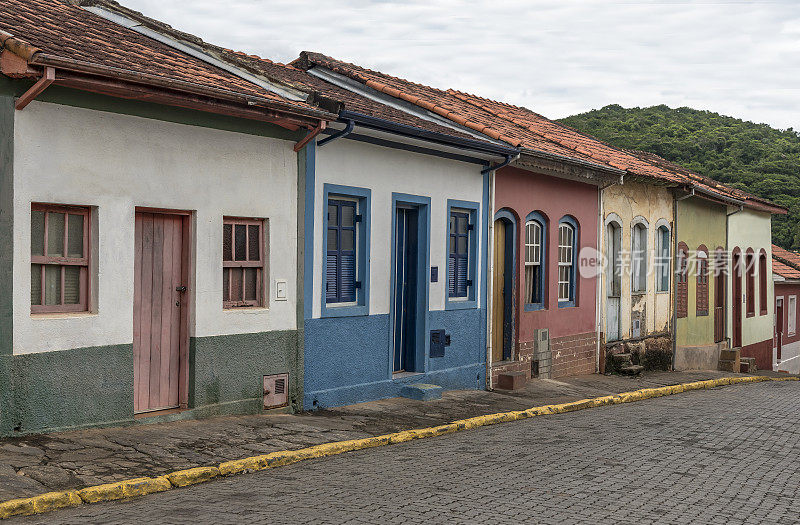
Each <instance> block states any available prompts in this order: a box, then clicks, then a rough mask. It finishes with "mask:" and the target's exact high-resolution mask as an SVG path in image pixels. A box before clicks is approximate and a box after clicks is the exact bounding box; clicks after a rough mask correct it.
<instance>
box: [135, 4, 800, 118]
mask: <svg viewBox="0 0 800 525" xmlns="http://www.w3.org/2000/svg"><path fill="white" fill-rule="evenodd" d="M120 1H121V3H123V4H124V5H126V6H128V7H131V8H133V9H137V10H139V11H142V12H143V13H144V14H146V15H148V16H151V17H154V18H157V19H160V20H162V21H165V22H167V23H169V24H171V25H172V26H174V27H176V28H177V29H181V30H183V31H186V32H189V33H193V34H195V35H198V36H200V37H201V38H203V39H204V40H207V41H209V42H213V43H215V44H218V45H222V46H225V47H230V48H233V49H236V50H241V51H245V52H249V53H254V54H257V55H260V56H263V57H266V58H269V59H272V60H275V61H279V62H288V61H290V60H292V59H294V58H296V57H297V55H298V53H299V52H300V51H302V50H310V51H319V52H321V53H325V54H327V55H330V56H333V57H336V58H339V59H343V60H347V61H349V62H354V63H356V64H359V65H362V66H365V67H369V68H372V69H378V70H380V71H382V72H385V73H389V74H392V75H395V76H400V77H403V78H407V79H410V80H414V81H416V82H421V83H424V84H428V85H433V86H436V87H440V88H448V87H451V88H455V89H460V90H462V91H467V92H471V93H475V94H479V95H482V96H486V97H489V98H493V99H497V100H502V101H505V102H510V103H512V104H517V105H521V106H525V107H528V108H530V109H532V110H534V111H537V112H539V113H542V114H544V115H545V116H548V117H551V118H559V117H564V116H567V115H571V114H574V113H579V112H583V111H587V110H589V109H593V108H600V107H602V106H604V105H606V104H614V103H616V104H620V105H623V106H625V107H630V106H652V105H656V104H667V105H669V106H672V107H677V106H690V107H693V108H697V109H708V110H712V111H717V112H719V113H723V114H726V115H731V116H734V117H739V118H743V119H746V120H752V121H755V122H766V123H768V124H771V125H773V126H776V127H779V128H788V127H793V128H795V129H800V1H798V0H785V1H780V0H778V1H769V2H767V1H758V2H745V1H735V0H734V1H731V0H729V1H705V2H686V1H669V0H667V1H661V2H642V1H638V2H634V1H617V2H607V1H600V0H598V1H590V0H581V1H577V0H576V1H570V0H548V1H543V0H513V1H505V0H493V1H490V0H472V1H469V2H464V1H455V0H409V1H392V0H373V1H366V0H364V1H359V0H336V1H332V2H330V1H328V2H319V1H317V2H313V1H305V0H169V1H165V0H120Z"/></svg>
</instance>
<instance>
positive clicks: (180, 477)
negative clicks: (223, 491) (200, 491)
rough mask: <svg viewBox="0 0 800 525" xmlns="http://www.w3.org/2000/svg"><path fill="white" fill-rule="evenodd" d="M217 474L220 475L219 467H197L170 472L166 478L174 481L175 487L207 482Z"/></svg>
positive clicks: (171, 481)
mask: <svg viewBox="0 0 800 525" xmlns="http://www.w3.org/2000/svg"><path fill="white" fill-rule="evenodd" d="M217 476H219V469H218V468H217V467H195V468H190V469H187V470H179V471H177V472H170V473H169V474H167V475H166V478H167V479H168V480H169V482H170V483H172V486H173V487H186V486H189V485H196V484H197V483H205V482H206V481H210V480H212V479H214V478H216V477H217Z"/></svg>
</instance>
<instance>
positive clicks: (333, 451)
mask: <svg viewBox="0 0 800 525" xmlns="http://www.w3.org/2000/svg"><path fill="white" fill-rule="evenodd" d="M762 381H800V377H766V376H745V377H722V378H719V379H709V380H706V381H695V382H692V383H682V384H678V385H669V386H662V387H658V388H642V389H640V390H634V391H632V392H622V393H621V394H614V395H609V396H601V397H595V398H592V399H581V400H580V401H571V402H569V403H561V404H558V405H543V406H538V407H531V408H529V409H527V410H514V411H511V412H499V413H496V414H488V415H485V416H476V417H471V418H468V419H460V420H458V421H453V422H452V423H448V424H445V425H438V426H435V427H427V428H418V429H414V430H404V431H402V432H395V433H393V434H385V435H383V436H375V437H369V438H364V439H351V440H347V441H335V442H332V443H323V444H321V445H314V446H313V447H307V448H302V449H298V450H282V451H279V452H272V453H270V454H264V455H260V456H252V457H249V458H244V459H237V460H233V461H225V462H223V463H220V464H219V466H217V467H196V468H191V469H187V470H179V471H176V472H171V473H169V474H167V475H165V476H159V477H156V478H134V479H128V480H125V481H118V482H116V483H106V484H104V485H96V486H93V487H86V488H84V489H81V490H77V491H75V490H72V491H66V492H48V493H46V494H41V495H39V496H34V497H32V498H21V499H13V500H9V501H5V502H2V503H0V519H5V518H10V517H12V516H28V515H31V514H41V513H44V512H49V511H52V510H56V509H62V508H67V507H75V506H78V505H81V504H83V503H98V502H102V501H113V500H119V499H125V498H134V497H138V496H144V495H147V494H152V493H154V492H163V491H165V490H170V489H172V488H173V487H186V486H189V485H195V484H197V483H205V482H206V481H211V480H212V479H214V478H216V477H217V476H220V475H222V476H232V475H235V474H240V473H244V472H255V471H258V470H264V469H268V468H276V467H282V466H285V465H291V464H293V463H298V462H300V461H305V460H309V459H316V458H322V457H325V456H334V455H337V454H342V453H344V452H352V451H355V450H363V449H366V448H372V447H380V446H384V445H393V444H397V443H405V442H407V441H412V440H415V439H423V438H428V437H435V436H444V435H446V434H452V433H454V432H461V431H464V430H470V429H473V428H478V427H482V426H487V425H495V424H498V423H507V422H510V421H519V420H523V419H528V418H531V417H536V416H546V415H551V414H563V413H567V412H574V411H576V410H584V409H587V408H594V407H601V406H606V405H617V404H621V403H632V402H634V401H641V400H644V399H652V398H655V397H662V396H669V395H673V394H680V393H682V392H688V391H690V390H701V389H706V388H716V387H721V386H726V385H733V384H739V383H758V382H762Z"/></svg>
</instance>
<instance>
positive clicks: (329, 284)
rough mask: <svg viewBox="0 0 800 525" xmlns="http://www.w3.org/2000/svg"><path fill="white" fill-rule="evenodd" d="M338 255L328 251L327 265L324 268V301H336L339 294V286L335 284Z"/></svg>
mask: <svg viewBox="0 0 800 525" xmlns="http://www.w3.org/2000/svg"><path fill="white" fill-rule="evenodd" d="M338 262H339V256H338V254H337V253H336V252H328V267H327V268H326V269H325V302H326V303H332V302H336V299H337V297H338V296H339V287H338V286H337V284H336V283H337V281H338V279H337V273H338V272H337V266H338Z"/></svg>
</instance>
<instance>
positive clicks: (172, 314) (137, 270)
mask: <svg viewBox="0 0 800 525" xmlns="http://www.w3.org/2000/svg"><path fill="white" fill-rule="evenodd" d="M134 252H135V262H134V306H133V366H134V374H133V377H134V403H133V407H134V412H135V413H145V412H153V411H158V410H167V409H173V408H186V406H187V402H188V390H187V381H186V374H187V371H188V368H187V355H188V352H187V347H188V329H187V325H188V304H187V302H188V293H187V284H188V277H189V269H188V266H189V258H188V256H189V215H188V214H184V213H179V212H175V213H171V212H162V211H160V210H159V211H153V212H150V211H149V210H137V212H136V227H135V250H134Z"/></svg>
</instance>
